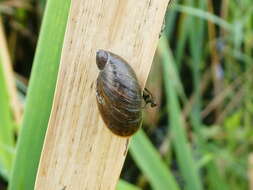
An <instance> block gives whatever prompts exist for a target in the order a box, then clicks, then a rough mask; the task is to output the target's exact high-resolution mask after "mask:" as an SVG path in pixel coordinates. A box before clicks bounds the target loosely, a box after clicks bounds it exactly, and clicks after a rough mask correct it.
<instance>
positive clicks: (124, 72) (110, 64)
mask: <svg viewBox="0 0 253 190" xmlns="http://www.w3.org/2000/svg"><path fill="white" fill-rule="evenodd" d="M101 51H102V52H101ZM97 65H98V67H99V69H100V68H102V67H103V68H102V69H101V70H100V73H99V76H98V79H97V102H98V107H99V111H100V113H101V115H102V118H103V120H104V122H105V124H106V125H107V127H108V128H109V129H110V130H111V131H112V132H113V133H115V134H117V135H119V136H130V135H132V134H133V133H135V132H136V131H137V130H138V129H139V127H140V125H141V121H142V115H141V105H142V104H141V103H142V96H141V88H140V86H139V84H138V80H137V77H136V75H135V73H134V71H133V69H132V68H131V67H130V65H128V63H127V62H126V61H125V60H123V59H122V58H121V57H119V56H117V55H115V54H113V53H111V52H107V51H103V50H100V51H99V52H98V53H97Z"/></svg>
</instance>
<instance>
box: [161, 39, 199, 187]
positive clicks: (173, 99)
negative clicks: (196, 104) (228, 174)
mask: <svg viewBox="0 0 253 190" xmlns="http://www.w3.org/2000/svg"><path fill="white" fill-rule="evenodd" d="M158 50H159V53H160V55H161V57H162V63H163V71H164V78H165V81H164V82H165V92H166V96H167V100H168V104H167V109H168V111H169V118H170V120H169V123H170V129H171V136H172V142H173V145H174V147H175V152H176V155H177V160H178V164H179V168H180V170H181V173H182V176H183V178H184V181H185V183H186V189H188V190H192V189H194V190H200V189H202V184H201V181H200V177H199V174H198V170H197V164H196V163H195V162H194V160H193V157H192V153H191V150H190V147H189V145H188V142H187V137H186V131H185V129H184V127H183V125H182V121H181V113H180V106H179V102H178V98H177V93H176V92H177V90H176V89H175V86H174V84H173V83H174V80H175V79H173V78H172V77H173V76H170V71H169V66H168V65H172V64H173V65H174V67H175V64H174V62H173V60H172V56H171V53H170V50H169V47H168V45H167V39H166V37H165V36H163V37H162V38H161V41H160V43H159V46H158Z"/></svg>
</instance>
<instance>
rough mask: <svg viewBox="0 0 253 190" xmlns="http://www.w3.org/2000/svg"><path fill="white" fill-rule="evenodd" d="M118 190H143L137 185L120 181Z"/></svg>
mask: <svg viewBox="0 0 253 190" xmlns="http://www.w3.org/2000/svg"><path fill="white" fill-rule="evenodd" d="M116 189H117V190H141V189H140V188H138V187H136V186H135V185H132V184H130V183H128V182H126V181H124V180H119V183H118V184H117V188H116Z"/></svg>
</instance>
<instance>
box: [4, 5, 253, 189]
mask: <svg viewBox="0 0 253 190" xmlns="http://www.w3.org/2000/svg"><path fill="white" fill-rule="evenodd" d="M69 4H70V0H66V1H64V3H63V2H62V1H61V0H48V1H47V2H46V0H0V176H1V177H0V189H1V190H2V189H3V190H4V189H7V187H8V189H10V190H30V189H33V185H34V180H35V175H36V171H37V166H38V161H39V155H40V151H41V147H42V143H43V138H44V134H45V130H46V126H47V122H48V118H49V114H50V109H51V105H52V98H53V92H54V86H55V81H56V77H57V70H58V65H59V59H60V51H61V47H62V41H63V36H64V31H65V26H66V18H67V14H68V8H69ZM252 13H253V4H252V0H243V1H242V0H178V1H176V0H174V1H172V2H171V3H170V4H169V6H168V10H167V14H166V18H165V26H166V27H165V29H164V31H163V33H162V35H161V38H160V41H159V45H158V47H157V52H156V56H155V58H154V63H153V66H152V70H151V73H150V75H149V80H148V83H147V88H148V89H150V91H152V92H153V95H154V97H156V101H157V103H158V106H157V107H156V108H155V109H151V108H150V109H149V108H148V109H147V110H146V111H145V113H144V124H143V128H142V130H140V132H138V133H137V134H136V135H135V136H134V137H133V139H132V141H131V145H130V152H129V154H128V156H127V159H126V162H125V165H124V168H123V171H122V174H121V180H120V182H119V184H118V187H117V189H118V190H138V189H145V190H149V189H156V190H167V189H171V190H178V189H186V190H200V189H209V190H214V189H215V190H219V189H221V190H227V189H229V190H243V189H253V170H252V167H253V154H252V151H253V150H252V143H253V138H252V137H253V96H252V91H253V76H252V72H253V65H252V64H253V61H252V60H253V58H252V55H253V14H252ZM42 20H43V22H42ZM35 50H36V53H35ZM11 70H14V75H12V72H10V71H11ZM28 84H29V85H28ZM15 87H16V89H17V90H16V89H15ZM21 118H22V121H21Z"/></svg>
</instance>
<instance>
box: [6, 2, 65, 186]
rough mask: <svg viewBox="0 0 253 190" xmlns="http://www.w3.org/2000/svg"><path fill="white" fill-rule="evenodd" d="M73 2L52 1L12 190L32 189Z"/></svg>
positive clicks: (38, 56)
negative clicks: (70, 7)
mask: <svg viewBox="0 0 253 190" xmlns="http://www.w3.org/2000/svg"><path fill="white" fill-rule="evenodd" d="M69 6H70V0H67V1H64V2H62V1H61V0H48V2H47V6H46V10H45V13H44V19H43V23H42V27H41V32H40V38H39V42H38V46H37V50H36V55H35V59H34V66H33V69H32V75H31V79H30V85H29V89H28V95H27V101H26V102H27V103H26V107H25V113H24V119H23V124H22V129H21V133H20V135H19V139H18V147H17V155H16V158H15V163H14V169H13V172H12V177H11V181H10V185H9V190H32V189H34V182H35V178H36V172H37V167H38V163H39V159H40V153H41V149H42V146H43V140H44V135H45V132H46V128H47V123H48V119H49V116H50V111H51V106H52V101H53V94H54V89H55V83H56V79H57V72H58V66H59V62H60V54H61V49H62V43H63V38H64V33H65V28H66V22H67V17H68V10H69Z"/></svg>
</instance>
